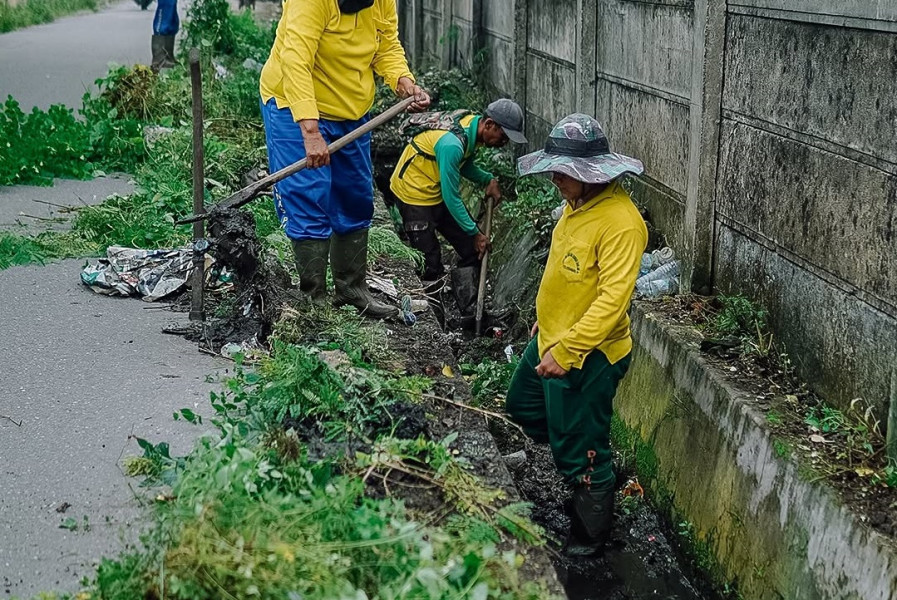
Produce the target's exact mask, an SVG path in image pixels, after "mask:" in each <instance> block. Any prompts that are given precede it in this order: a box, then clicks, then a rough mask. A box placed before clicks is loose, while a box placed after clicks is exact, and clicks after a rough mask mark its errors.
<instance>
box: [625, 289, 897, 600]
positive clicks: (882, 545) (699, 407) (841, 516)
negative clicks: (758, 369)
mask: <svg viewBox="0 0 897 600" xmlns="http://www.w3.org/2000/svg"><path fill="white" fill-rule="evenodd" d="M650 311H651V306H650V304H640V305H637V306H635V307H634V309H633V313H634V319H633V333H634V336H635V339H636V341H637V345H636V348H635V350H634V358H633V362H632V366H631V368H630V370H629V374H628V375H627V377H626V378H625V379H624V381H623V383H622V385H621V387H620V391H619V393H618V394H617V399H616V402H615V407H616V409H617V412H618V414H619V416H620V417H621V418H622V419H623V421H624V422H625V423H626V424H627V426H628V427H629V428H630V429H632V430H634V431H636V432H637V433H638V434H639V436H640V438H641V439H642V443H643V444H645V445H646V446H647V448H648V450H647V451H643V453H642V454H643V458H644V459H645V460H646V461H647V462H650V461H651V460H653V461H655V463H654V464H655V465H656V477H655V479H654V480H653V481H649V482H647V483H648V484H649V485H651V486H652V487H653V488H654V489H655V490H656V491H657V493H658V494H660V495H661V496H662V497H665V498H667V499H669V501H671V502H672V508H673V510H675V511H676V515H677V517H678V518H682V519H685V520H688V521H691V522H692V523H694V525H695V528H696V533H697V535H698V536H699V538H700V539H704V540H705V541H707V542H708V543H709V544H710V548H711V549H712V551H713V553H714V555H715V557H716V559H717V560H718V561H719V562H720V564H721V565H722V567H723V569H724V570H725V575H726V577H728V578H730V579H737V580H738V585H739V592H741V594H742V595H743V596H744V597H745V598H788V599H789V600H821V599H827V600H828V599H831V600H834V599H837V600H890V599H891V598H893V597H894V596H895V594H897V553H895V548H894V546H893V544H891V543H890V542H889V541H887V540H886V539H885V538H884V537H882V536H881V535H879V534H877V533H875V532H873V531H871V530H870V529H868V528H866V527H865V526H864V525H862V524H861V523H860V520H859V518H858V517H857V515H854V514H852V513H851V512H850V511H848V510H846V509H844V508H843V507H842V506H841V505H840V502H839V501H838V500H837V499H836V498H835V496H834V493H833V492H832V491H831V490H830V489H828V488H827V487H825V486H824V484H820V483H818V482H816V483H813V482H810V481H807V480H806V479H804V478H802V477H801V475H800V473H799V468H798V465H797V464H796V463H795V462H794V461H793V460H791V459H786V458H781V457H779V456H778V455H777V453H776V451H775V445H774V444H773V439H772V437H771V435H770V433H769V431H768V430H767V429H766V427H765V420H764V418H763V415H762V414H760V413H759V412H758V411H757V410H756V409H754V408H753V407H752V406H751V403H750V400H749V397H748V396H747V395H746V394H744V393H742V392H740V391H738V390H736V389H733V388H732V387H731V386H730V385H729V384H728V383H726V382H725V381H723V379H722V378H721V376H720V375H718V374H716V373H714V372H712V371H710V370H709V368H708V367H707V365H706V363H705V362H704V360H703V359H702V358H701V357H700V356H699V355H698V352H697V349H696V343H695V338H694V334H691V336H690V335H689V334H687V333H682V332H681V331H680V329H681V328H672V327H670V326H667V325H661V324H660V323H659V322H657V321H655V320H654V319H653V318H652V315H651V312H650Z"/></svg>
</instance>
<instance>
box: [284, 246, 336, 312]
mask: <svg viewBox="0 0 897 600" xmlns="http://www.w3.org/2000/svg"><path fill="white" fill-rule="evenodd" d="M292 242H293V258H295V259H296V270H297V271H299V289H300V290H301V291H303V292H305V293H306V294H307V295H308V297H309V298H311V300H312V301H313V302H323V301H324V297H325V296H326V295H327V256H328V255H329V254H330V240H329V239H328V240H292Z"/></svg>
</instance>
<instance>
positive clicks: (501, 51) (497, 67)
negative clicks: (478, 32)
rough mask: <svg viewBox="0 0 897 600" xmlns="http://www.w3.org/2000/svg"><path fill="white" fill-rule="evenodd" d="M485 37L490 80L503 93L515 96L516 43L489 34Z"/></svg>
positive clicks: (511, 96)
mask: <svg viewBox="0 0 897 600" xmlns="http://www.w3.org/2000/svg"><path fill="white" fill-rule="evenodd" d="M484 37H485V40H484V41H485V44H486V52H487V53H488V56H487V57H486V59H487V60H486V72H487V74H488V76H489V80H490V81H491V82H492V84H493V85H494V86H495V87H496V88H497V89H498V91H499V92H500V93H501V94H502V95H504V96H506V97H508V98H514V44H513V43H512V42H509V41H507V40H504V39H501V38H498V37H495V36H493V35H489V34H487V35H486V36H484Z"/></svg>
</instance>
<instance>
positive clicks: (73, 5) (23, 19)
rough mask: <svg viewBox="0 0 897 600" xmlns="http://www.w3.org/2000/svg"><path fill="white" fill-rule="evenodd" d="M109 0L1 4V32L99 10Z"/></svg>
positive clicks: (27, 0) (36, 0)
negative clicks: (86, 11) (85, 11)
mask: <svg viewBox="0 0 897 600" xmlns="http://www.w3.org/2000/svg"><path fill="white" fill-rule="evenodd" d="M107 2H108V0H24V1H23V2H20V3H19V4H17V5H16V6H10V5H9V4H7V3H3V4H0V33H7V32H10V31H15V30H16V29H21V28H23V27H30V26H31V25H40V24H42V23H50V22H51V21H55V20H56V19H58V18H59V17H64V16H66V15H70V14H72V13H75V12H78V11H82V10H98V9H99V8H101V7H102V6H103V5H105V4H106V3H107Z"/></svg>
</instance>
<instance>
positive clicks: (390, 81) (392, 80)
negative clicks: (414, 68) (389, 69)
mask: <svg viewBox="0 0 897 600" xmlns="http://www.w3.org/2000/svg"><path fill="white" fill-rule="evenodd" d="M402 77H407V78H408V79H410V80H411V81H412V82H413V83H417V80H416V79H414V75H412V74H411V73H410V72H409V71H404V72H402V71H400V72H398V73H390V74H388V75H384V76H383V83H385V84H386V85H388V86H389V89H391V90H392V91H394V92H395V91H396V88H397V87H398V85H399V79H401V78H402Z"/></svg>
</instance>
